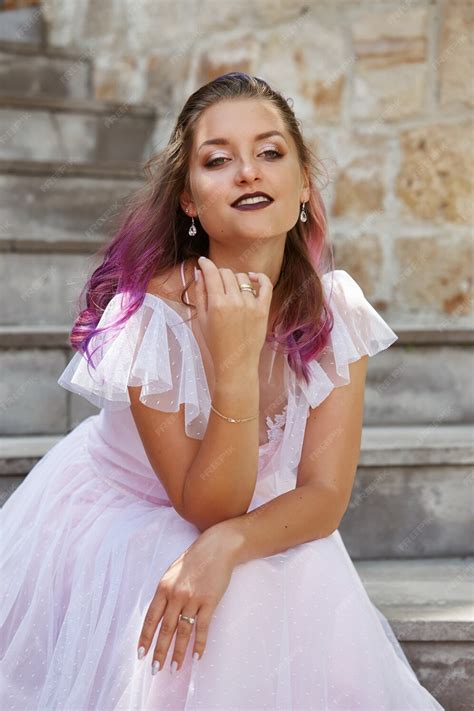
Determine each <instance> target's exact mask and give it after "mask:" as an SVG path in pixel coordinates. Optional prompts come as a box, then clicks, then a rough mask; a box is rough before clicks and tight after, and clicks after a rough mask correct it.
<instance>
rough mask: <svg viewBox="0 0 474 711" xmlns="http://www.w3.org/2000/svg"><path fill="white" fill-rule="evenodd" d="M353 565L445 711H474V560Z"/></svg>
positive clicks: (370, 562) (393, 561)
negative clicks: (473, 703) (473, 709)
mask: <svg viewBox="0 0 474 711" xmlns="http://www.w3.org/2000/svg"><path fill="white" fill-rule="evenodd" d="M354 565H355V568H356V570H357V572H358V574H359V576H360V578H361V580H362V583H363V585H364V587H365V589H366V591H367V594H368V595H369V597H370V599H371V600H372V602H373V603H374V605H375V606H376V607H377V609H378V610H380V612H382V614H384V615H385V617H386V618H387V619H388V621H389V623H390V625H391V627H392V629H393V631H394V633H395V636H396V637H397V639H398V640H399V641H400V644H401V645H402V648H403V651H404V652H405V654H406V655H407V657H408V660H409V662H410V664H411V666H412V668H413V670H414V671H415V673H416V675H417V677H418V679H419V680H420V682H421V683H422V684H423V686H425V687H426V688H427V689H428V691H429V692H430V693H431V694H432V695H433V696H434V698H435V699H437V701H439V703H440V704H441V705H442V707H443V708H444V709H445V711H471V709H472V699H473V683H472V665H473V662H474V644H473V641H474V605H473V600H474V557H472V556H466V557H455V558H442V557H438V558H433V559H420V558H418V559H413V560H377V561H364V560H359V561H354ZM400 711H401V709H400Z"/></svg>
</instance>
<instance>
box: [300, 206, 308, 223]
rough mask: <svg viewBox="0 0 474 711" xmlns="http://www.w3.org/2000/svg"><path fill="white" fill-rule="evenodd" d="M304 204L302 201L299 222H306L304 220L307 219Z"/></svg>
mask: <svg viewBox="0 0 474 711" xmlns="http://www.w3.org/2000/svg"><path fill="white" fill-rule="evenodd" d="M305 205H306V203H305V202H304V203H303V204H302V206H301V212H300V220H301V222H306V220H307V219H308V215H307V214H306V212H305V209H304V206H305Z"/></svg>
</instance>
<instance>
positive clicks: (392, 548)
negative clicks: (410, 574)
mask: <svg viewBox="0 0 474 711" xmlns="http://www.w3.org/2000/svg"><path fill="white" fill-rule="evenodd" d="M416 459H417V458H416V457H414V460H416ZM471 491H472V465H467V466H462V467H461V466H459V467H456V466H423V462H419V461H413V463H412V465H411V466H409V465H406V466H404V467H390V466H380V467H370V468H366V467H359V468H358V471H357V477H356V480H355V485H354V489H353V491H352V496H351V501H350V502H349V507H348V509H347V512H346V514H345V516H344V518H343V520H342V523H341V526H340V531H341V535H342V537H343V538H344V541H345V543H346V546H347V549H348V551H349V555H350V556H351V558H421V557H429V556H450V555H468V554H469V553H470V552H471V548H472V539H473V536H474V523H473V521H472V515H471V507H470V505H469V502H470V494H471ZM362 529H363V530H364V534H365V535H364V536H363V537H361V536H360V531H361V530H362Z"/></svg>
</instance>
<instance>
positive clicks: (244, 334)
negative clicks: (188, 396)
mask: <svg viewBox="0 0 474 711" xmlns="http://www.w3.org/2000/svg"><path fill="white" fill-rule="evenodd" d="M199 265H200V267H201V269H200V273H199V280H198V281H197V282H196V284H195V299H196V309H197V314H198V318H199V325H200V328H201V330H202V332H203V335H204V337H205V339H206V343H207V347H208V349H209V351H210V353H211V356H212V359H213V362H214V367H215V369H216V372H222V371H223V370H224V369H225V368H229V367H230V368H232V369H235V368H242V370H243V371H246V369H247V368H248V366H249V365H254V364H255V365H256V366H257V367H258V363H259V360H260V351H261V350H262V347H263V344H264V343H265V338H266V334H267V325H268V315H269V311H270V304H271V300H272V293H273V284H272V282H271V280H270V279H269V277H268V276H267V275H266V274H263V273H257V274H256V275H255V276H249V275H248V274H247V273H245V272H237V273H234V272H233V271H232V270H231V269H218V268H217V267H216V265H215V264H214V262H213V261H212V260H211V259H207V258H204V259H203V258H200V260H199ZM249 282H250V283H252V286H254V288H255V286H256V284H258V285H259V286H260V288H259V289H257V290H256V291H257V292H258V293H257V296H254V295H253V294H252V292H251V291H241V290H240V288H239V284H244V283H246V284H248V283H249Z"/></svg>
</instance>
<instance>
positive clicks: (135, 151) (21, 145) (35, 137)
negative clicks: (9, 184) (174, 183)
mask: <svg viewBox="0 0 474 711" xmlns="http://www.w3.org/2000/svg"><path fill="white" fill-rule="evenodd" d="M153 123H154V121H153V119H152V118H146V117H141V116H136V115H133V111H132V112H131V113H129V107H128V106H127V105H126V104H124V105H118V106H117V105H115V106H113V107H111V108H110V109H107V108H106V107H104V109H103V111H102V112H100V113H88V112H87V111H86V110H82V111H77V112H69V111H67V112H64V111H61V110H57V109H56V108H55V107H54V106H53V107H52V108H45V109H41V108H37V107H34V106H32V107H31V108H26V107H25V108H10V107H8V106H2V105H1V100H0V159H3V160H5V159H12V160H13V159H15V160H49V159H51V158H53V157H54V159H55V160H57V161H68V162H90V163H94V162H96V161H99V162H103V163H106V162H107V163H111V164H113V163H114V162H115V163H117V162H120V163H125V162H127V161H128V162H130V163H137V162H138V161H140V160H145V159H146V158H147V157H148V156H149V154H150V150H149V146H148V141H149V140H150V138H151V135H152V132H153Z"/></svg>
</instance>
